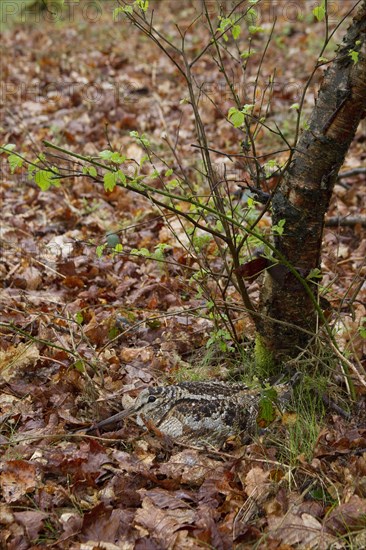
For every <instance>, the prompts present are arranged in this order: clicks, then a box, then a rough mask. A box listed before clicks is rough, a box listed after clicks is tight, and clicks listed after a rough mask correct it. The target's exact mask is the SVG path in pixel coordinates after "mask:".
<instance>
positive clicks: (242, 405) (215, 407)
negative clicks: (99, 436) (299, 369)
mask: <svg viewBox="0 0 366 550" xmlns="http://www.w3.org/2000/svg"><path fill="white" fill-rule="evenodd" d="M276 390H277V397H276V400H275V401H276V406H277V407H278V405H279V404H281V402H285V401H286V400H288V397H286V393H289V391H288V390H289V386H288V385H287V384H282V385H279V386H277V387H276ZM275 395H276V394H275ZM261 396H262V392H261V391H260V390H258V389H257V390H251V389H250V388H248V387H247V386H245V385H244V384H228V383H225V382H218V381H207V382H183V383H181V384H175V385H170V386H158V387H150V388H146V389H144V390H142V391H141V393H140V394H139V395H138V397H137V398H136V400H135V403H134V404H133V406H132V407H131V408H130V409H127V410H125V411H122V412H120V413H117V414H115V415H114V416H112V417H110V418H108V419H106V420H103V421H101V422H99V423H98V424H96V425H95V426H94V427H93V428H92V429H99V428H103V427H104V426H107V425H109V424H112V423H115V422H117V421H119V420H122V419H123V418H127V417H130V416H133V415H134V416H136V421H137V424H139V425H140V426H143V425H146V424H150V425H152V426H154V427H155V428H157V430H159V431H160V432H162V433H163V434H165V435H167V436H169V437H171V438H172V439H173V440H175V441H177V442H178V443H183V444H192V445H195V446H198V447H206V446H214V447H221V446H222V445H223V444H224V442H225V441H226V440H227V438H228V437H230V436H233V435H236V434H240V433H244V434H245V435H246V436H248V435H252V434H253V432H254V431H255V428H256V420H257V415H258V409H259V404H260V401H261Z"/></svg>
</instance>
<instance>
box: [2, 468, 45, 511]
mask: <svg viewBox="0 0 366 550" xmlns="http://www.w3.org/2000/svg"><path fill="white" fill-rule="evenodd" d="M36 485H37V472H36V467H35V465H34V464H31V463H30V462H26V461H25V460H8V461H7V462H5V465H4V467H3V471H2V472H1V474H0V486H1V488H2V490H3V496H4V500H5V502H16V501H17V500H19V499H20V498H21V497H22V496H24V495H25V494H27V493H31V492H32V491H34V489H35V488H36Z"/></svg>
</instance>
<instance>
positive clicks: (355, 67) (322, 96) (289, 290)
mask: <svg viewBox="0 0 366 550" xmlns="http://www.w3.org/2000/svg"><path fill="white" fill-rule="evenodd" d="M365 46H366V0H363V2H362V4H361V6H360V8H359V10H358V12H357V14H356V16H355V17H354V19H353V21H352V23H351V25H350V27H349V28H348V30H347V33H346V35H345V37H344V39H343V42H342V44H341V45H340V46H339V48H338V51H337V56H336V58H335V59H334V61H333V62H332V63H331V65H330V66H329V68H328V69H327V71H326V73H325V75H324V78H323V82H322V84H321V87H320V91H319V95H318V99H317V101H316V104H315V107H314V110H313V113H312V116H311V119H310V124H309V128H308V129H307V130H306V131H304V133H303V134H302V136H301V138H300V140H299V142H298V145H297V148H296V152H295V153H294V156H293V162H292V163H291V166H290V168H289V170H288V172H287V173H286V175H285V176H284V178H283V181H282V183H281V184H280V186H279V188H278V189H277V191H276V193H275V195H274V198H273V204H272V208H273V223H274V224H277V223H278V222H279V220H282V219H284V220H286V223H285V232H284V234H283V235H282V236H278V237H276V239H275V247H276V249H277V250H278V251H279V252H280V253H281V254H282V255H283V256H284V257H285V258H286V260H287V261H288V262H290V263H291V265H292V266H294V267H295V268H296V269H297V270H298V271H299V272H300V273H301V274H302V275H305V276H306V274H308V273H309V272H310V270H312V269H314V268H320V261H321V257H320V256H321V244H322V236H323V228H324V215H325V213H326V211H327V209H328V206H329V201H330V198H331V195H332V192H333V188H334V184H335V182H336V179H337V175H338V171H339V169H340V168H341V166H342V164H343V162H344V158H345V155H346V153H347V150H348V148H349V146H350V144H351V142H352V140H353V138H354V135H355V133H356V130H357V126H358V124H359V123H360V121H361V119H362V118H364V117H365V115H366V51H365V50H366V47H365ZM350 50H355V51H358V52H359V59H358V62H356V63H354V62H353V60H352V58H351V56H350ZM270 272H271V270H269V272H268V273H267V274H266V276H265V282H264V285H263V289H262V294H261V308H260V311H261V313H263V314H264V315H265V316H266V317H263V318H262V320H261V322H260V323H259V335H260V340H261V342H262V344H263V345H264V347H265V349H266V350H269V351H271V352H272V354H273V356H274V357H275V358H277V359H280V358H282V357H283V356H296V355H297V354H298V353H299V350H300V349H303V348H304V346H306V344H307V343H308V341H309V335H308V334H306V333H305V332H303V331H301V330H299V329H298V328H297V327H299V328H300V329H306V330H308V331H311V332H315V330H316V310H315V309H314V305H313V303H312V301H311V299H310V298H309V296H308V294H307V293H306V292H305V290H304V287H303V286H302V285H301V283H300V282H299V281H298V280H297V279H296V278H295V276H294V275H293V274H292V273H291V271H289V270H288V269H287V268H284V267H282V268H277V274H276V275H275V273H276V272H275V270H274V271H273V275H272V276H271V275H270ZM312 290H313V292H314V295H316V287H315V285H312ZM268 317H270V318H272V319H277V320H281V321H285V322H286V323H290V324H291V325H292V326H288V325H284V324H279V323H275V322H273V321H271V320H270V319H268Z"/></svg>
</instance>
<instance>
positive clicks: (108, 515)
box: [0, 2, 366, 550]
mask: <svg viewBox="0 0 366 550" xmlns="http://www.w3.org/2000/svg"><path fill="white" fill-rule="evenodd" d="M196 4H197V5H198V2H197V3H196ZM279 4H281V3H279ZM283 4H286V3H283ZM291 4H294V3H291ZM305 4H306V3H305ZM340 4H341V3H340ZM96 5H97V9H94V8H93V9H92V6H91V3H90V2H89V3H88V2H82V3H80V5H78V7H77V8H76V7H75V9H73V10H72V12H68V15H69V16H67V15H65V14H64V15H63V16H62V17H56V18H55V17H52V16H50V15H49V14H47V12H42V13H38V14H36V13H34V14H33V15H32V16H30V15H29V14H28V15H27V16H24V19H25V21H24V22H23V23H22V24H20V23H17V24H15V25H13V26H11V27H10V28H9V29H7V30H5V31H4V33H3V38H2V44H1V50H2V58H3V61H2V63H3V82H2V96H3V97H2V102H1V118H0V120H1V126H0V133H1V143H3V144H8V143H12V144H15V146H16V151H18V152H19V153H21V154H22V155H23V156H24V157H26V158H28V159H32V160H34V159H35V158H36V156H37V155H38V154H40V153H41V151H42V150H43V149H44V147H43V145H42V141H43V140H46V141H49V142H52V143H54V144H56V145H57V146H59V147H61V148H65V149H70V150H71V151H74V152H76V153H79V154H81V155H87V156H88V155H89V156H94V157H98V154H99V153H100V152H101V151H103V150H110V149H112V150H115V151H118V152H121V154H124V155H126V157H128V158H129V159H135V160H136V162H139V161H140V160H141V157H142V156H143V155H144V150H143V148H142V147H141V143H138V142H136V140H134V139H133V138H132V137H131V136H130V132H131V131H138V132H140V133H141V134H142V133H145V134H146V135H147V136H149V139H150V140H151V143H152V144H153V146H154V147H156V150H157V151H158V152H159V155H160V158H158V157H157V160H156V167H157V170H158V171H159V172H160V173H162V172H163V171H164V170H166V166H165V167H164V164H163V163H162V162H161V157H163V156H164V155H165V156H164V159H167V164H168V165H171V166H173V167H174V168H176V166H174V162H175V159H174V157H173V156H172V151H171V150H170V149H169V147H167V143H168V141H169V142H170V143H173V144H174V143H176V151H178V152H179V156H180V158H183V159H184V160H185V162H186V173H187V174H189V176H190V177H191V178H192V181H193V180H195V181H198V182H199V181H200V177H199V176H200V173H202V165H200V164H199V158H198V156H199V153H198V150H197V149H195V148H193V147H192V144H195V143H197V140H196V138H195V135H194V124H193V117H192V115H191V113H190V111H189V105H188V106H187V105H184V104H182V103H181V100H182V99H183V98H184V97H185V96H186V94H187V92H186V90H185V88H184V82H183V80H182V79H181V78H180V76H179V75H178V74H177V71H176V68H175V67H174V65H172V64H171V62H170V61H169V60H168V59H167V58H166V56H164V55H163V54H162V53H161V52H160V51H159V50H158V48H157V47H155V46H153V44H152V43H151V42H150V41H149V40H148V39H146V38H143V37H141V35H140V34H139V33H138V31H136V30H135V29H133V28H132V27H131V26H129V25H127V23H126V22H122V21H116V22H113V19H112V4H111V3H109V2H103V3H96ZM172 5H173V3H169V2H161V3H159V4H158V6H157V10H156V15H155V19H156V21H157V22H158V21H160V25H161V29H162V30H164V32H167V33H171V34H172V35H174V32H175V30H174V25H173V24H172V15H171V12H170V9H169V6H172ZM174 5H177V4H174ZM182 5H184V7H183V8H182V9H181V13H180V14H179V17H180V24H181V25H182V27H184V26H187V24H188V22H189V21H191V20H192V18H193V16H194V8H192V7H190V6H191V5H190V3H188V2H187V3H186V5H185V3H184V2H182ZM197 5H196V8H197ZM266 5H267V8H264V11H263V14H262V15H263V29H264V30H263V32H262V33H259V34H258V36H257V35H256V37H255V38H253V43H254V45H255V47H256V48H257V49H258V52H262V51H263V48H264V46H265V43H266V40H267V38H268V32H269V29H270V27H271V24H272V23H273V13H270V11H271V10H270V8H269V3H267V4H266ZM299 5H300V6H301V10H303V11H304V14H303V17H300V15H299V13H297V15H296V14H294V13H292V12H290V11H287V12H285V11H284V10H282V11H281V10H280V11H279V13H278V19H277V24H276V28H275V37H276V39H275V40H274V41H273V45H271V46H270V50H269V53H268V55H267V56H266V57H265V59H264V61H263V66H262V70H261V79H262V81H261V82H262V84H261V85H262V89H265V88H266V85H267V84H266V83H267V82H268V78H269V76H270V75H271V74H273V71H274V68H275V67H274V63H273V60H274V59H275V65H276V85H275V86H274V88H273V93H272V102H271V115H270V116H271V117H272V118H271V119H270V120H272V121H276V122H277V124H279V125H281V127H282V129H283V132H284V134H285V135H287V136H288V138H289V139H290V137H291V135H292V134H293V132H294V130H295V119H296V118H295V117H296V109H295V108H294V107H292V108H291V106H294V104H296V103H298V102H299V97H300V95H301V92H302V89H303V86H304V84H305V82H306V80H307V77H308V75H309V73H310V72H311V69H312V67H313V65H314V60H316V59H317V55H318V52H319V49H320V36H321V35H322V33H323V28H324V27H323V24H322V23H321V22H317V21H316V20H314V18H313V17H312V15H311V9H310V8H309V10H307V9H306V10H305V7H304V3H300V4H299ZM349 5H350V3H349V2H344V3H342V7H338V9H339V10H340V13H337V14H334V18H335V19H337V18H338V19H340V17H341V15H342V14H345V13H346V11H347V6H349ZM266 10H267V11H266ZM301 10H300V11H301ZM295 15H296V17H295ZM345 28H346V24H343V25H342V27H341V28H340V30H339V31H337V34H336V36H335V39H336V40H339V38H340V37H341V36H342V32H344V30H345ZM203 44H204V37H203V36H202V37H201V36H200V35H196V36H194V37H193V39H191V41H190V42H189V43H188V50H189V52H190V53H191V52H193V53H194V52H195V51H199V48H200V47H202V45H203ZM271 48H273V49H272V50H271ZM259 60H260V53H259V54H258V57H257V66H258V63H259ZM214 69H215V65H214V62H213V61H212V60H211V61H210V59H209V57H207V56H206V57H203V58H202V60H201V61H200V63H199V64H198V66H197V78H198V79H200V82H201V83H204V82H205V83H206V85H207V94H208V96H210V97H213V98H214V101H212V102H211V101H209V100H207V101H203V102H202V116H203V120H204V124H205V126H206V129H207V132H208V135H209V137H210V140H211V144H212V148H213V149H215V150H217V151H218V150H222V151H231V152H232V151H236V150H237V148H238V141H239V140H240V135H239V133H238V130H237V129H235V128H233V126H231V125H229V124H228V123H227V120H226V118H225V115H224V114H226V113H227V112H228V110H229V109H230V107H232V101H231V100H230V95H229V93H228V90H227V87H226V84H225V82H224V80H222V81H220V80H219V79H216V78H213V77H212V75H213V74H214ZM254 69H255V67H252V68H251V65H248V70H247V75H248V82H249V83H252V84H253V82H254V79H255V75H256V72H255V70H254ZM251 71H252V72H251ZM320 80H321V77H320V76H319V77H318V76H316V78H315V80H314V81H313V82H312V83H311V86H310V87H309V90H308V92H307V95H306V100H305V104H304V109H305V113H310V111H311V108H312V105H313V104H314V93H316V90H317V89H318V87H319V82H320ZM215 103H216V104H217V103H219V104H220V107H221V112H218V110H217V108H216V106H215ZM223 113H224V114H223ZM178 135H179V139H178ZM238 136H239V137H238ZM365 141H366V127H365V122H363V123H362V124H361V126H360V128H359V129H358V131H357V135H356V138H355V140H354V142H353V144H352V146H351V148H350V150H349V153H348V155H347V158H346V161H345V165H344V166H343V168H342V171H343V172H344V171H347V170H351V169H354V168H358V167H362V165H364V164H365V159H366V154H365ZM257 145H258V151H257V154H266V153H268V152H269V151H271V150H273V149H274V148H276V146H277V145H278V144H277V143H276V140H275V138H273V139H272V141H271V138H270V137H268V136H264V135H263V137H261V136H259V137H258V143H257ZM51 152H52V153H53V155H54V156H48V159H50V160H51V162H52V163H54V164H55V165H56V164H57V163H58V162H59V163H62V162H63V160H62V158H64V156H65V155H63V154H62V153H57V152H56V151H55V150H52V151H51ZM285 156H286V155H285V154H283V156H282V157H281V154H279V155H278V156H277V158H278V159H279V160H280V161H284V160H285ZM214 158H215V161H216V162H217V169H218V170H220V169H221V170H222V171H223V170H224V169H225V171H226V172H225V173H226V174H227V176H228V178H229V181H230V185H231V186H232V187H231V189H230V190H231V191H232V192H233V196H235V197H236V200H239V198H238V194H236V195H235V191H236V190H237V189H238V186H237V185H236V182H237V181H238V180H240V181H245V179H246V178H247V177H248V175H247V174H244V176H243V173H242V167H241V166H240V164H239V163H236V162H232V159H229V158H228V157H222V156H221V157H220V156H219V155H217V156H216V157H215V155H214ZM1 163H2V164H1V165H2V172H3V185H2V190H1V194H2V195H1V200H2V225H1V246H2V257H1V261H0V272H1V279H2V288H1V306H2V312H1V323H2V324H1V332H2V348H1V351H0V364H1V366H0V369H1V370H0V385H1V394H0V411H1V412H0V423H1V424H0V425H1V435H0V457H1V458H0V468H1V474H0V487H1V490H2V496H1V504H0V507H1V513H0V525H1V529H0V533H1V534H0V540H1V543H0V545H2V547H3V548H8V549H14V550H15V549H16V550H26V549H28V548H32V549H35V548H41V547H48V546H49V547H53V548H70V549H71V548H72V549H77V548H80V549H84V550H85V549H89V548H90V549H92V548H96V547H98V548H105V549H107V550H110V549H114V548H115V549H124V550H129V549H138V550H143V549H146V550H155V549H178V550H179V549H186V548H187V549H188V548H213V549H217V550H221V549H223V550H225V549H230V548H240V549H247V548H248V549H250V548H273V549H275V548H276V549H283V550H284V549H286V550H289V549H291V548H298V547H299V548H319V549H322V548H324V549H325V548H329V547H332V548H349V547H352V548H363V547H365V546H366V521H365V517H366V486H365V479H366V478H365V475H366V452H365V450H366V426H365V425H364V424H363V425H362V423H361V422H360V421H359V416H358V414H357V410H359V409H360V408H362V406H361V405H360V404H358V405H357V407H356V409H355V410H356V412H355V413H354V415H353V418H352V421H347V420H345V419H344V418H342V416H340V415H337V414H336V413H334V412H331V411H327V413H326V415H325V416H324V417H322V419H321V420H320V419H317V418H312V419H311V420H309V423H308V425H306V423H303V424H302V425H301V426H302V428H301V429H302V430H303V432H302V433H300V434H298V439H299V441H297V443H296V441H295V439H296V436H295V435H294V433H295V432H294V431H292V435H289V432H290V430H291V425H290V424H289V425H285V423H283V425H281V426H279V428H278V429H279V430H280V434H281V436H280V438H279V439H278V438H277V440H276V438H272V440H271V438H270V437H268V434H267V435H265V436H257V437H255V438H254V440H253V441H252V442H251V443H250V444H249V445H246V446H243V445H241V444H240V443H238V442H233V443H232V444H231V446H230V445H228V446H227V448H225V449H224V451H217V452H216V451H215V452H202V451H199V450H197V449H194V448H189V447H184V446H178V445H176V446H173V447H171V446H169V445H167V444H166V442H165V441H162V440H161V439H159V437H157V436H156V435H150V434H148V435H142V430H141V428H139V427H137V426H136V425H135V424H134V422H133V420H128V421H127V422H126V423H125V424H124V427H122V428H121V429H118V427H117V428H116V429H115V430H114V431H112V432H109V433H108V434H106V435H103V434H101V435H99V434H98V435H95V436H92V435H80V434H75V433H73V432H75V431H76V430H78V429H81V428H82V427H83V426H85V425H88V424H90V423H92V422H94V421H97V420H99V419H102V418H106V417H108V416H109V415H111V414H113V413H114V412H115V411H116V410H120V409H121V408H122V404H121V403H122V401H123V400H124V399H125V396H126V394H129V395H131V396H132V397H135V396H136V395H137V394H138V390H139V389H140V388H142V387H146V386H147V385H154V384H169V383H175V382H180V381H182V380H192V379H211V378H220V379H224V380H228V381H231V380H238V379H244V380H246V381H248V379H250V378H251V377H252V376H253V373H254V370H251V369H253V359H252V345H251V341H252V340H253V338H254V327H253V324H252V323H251V321H250V320H249V319H248V316H247V315H246V314H245V312H243V310H242V311H240V310H238V312H236V313H235V312H234V313H233V320H234V325H235V328H236V330H237V331H238V332H240V333H245V338H244V339H243V341H242V354H241V355H240V353H238V352H237V351H235V349H234V345H233V342H232V341H231V340H230V338H228V337H227V333H223V332H220V330H218V329H217V321H218V319H217V318H215V316H212V315H210V311H211V310H210V307H209V305H208V302H209V297H208V296H207V295H202V294H200V293H199V292H198V286H197V281H195V280H194V279H193V280H192V273H194V272H195V270H196V271H197V269H198V267H197V266H198V264H197V262H196V261H195V257H194V251H192V249H190V248H189V246H188V245H187V242H186V241H185V237H186V235H185V233H184V230H183V229H182V228H181V226H180V225H179V223H178V222H177V220H175V219H174V218H172V217H170V216H168V215H167V214H166V213H165V212H163V211H161V210H158V209H157V208H156V207H155V206H153V205H152V204H151V203H150V202H149V201H148V200H147V199H145V198H143V197H141V196H138V195H136V194H134V193H132V192H131V191H128V190H126V189H124V188H122V187H116V188H115V189H114V190H113V191H112V192H107V191H105V190H104V188H103V185H101V184H97V183H95V182H94V181H93V180H92V179H91V178H81V177H74V178H70V179H68V180H65V181H64V182H63V183H62V184H61V186H59V187H54V186H52V187H51V188H50V189H48V190H47V191H43V190H41V189H40V187H39V186H38V185H36V183H34V182H32V181H31V180H30V179H29V178H28V177H27V174H26V173H25V171H24V168H21V167H16V166H15V167H13V173H12V172H11V166H10V165H9V163H8V161H7V155H6V154H2V155H1ZM220 163H221V164H220ZM75 167H76V168H77V167H78V164H77V161H75ZM364 196H365V174H359V175H356V176H352V175H351V176H349V177H343V178H342V179H340V180H339V181H338V183H337V185H336V186H335V190H334V195H333V197H332V200H331V205H330V208H329V212H328V214H327V221H328V222H329V223H328V226H327V227H326V230H325V234H324V248H323V263H322V268H323V280H322V284H323V286H324V287H327V288H328V290H329V292H328V293H327V299H328V301H329V303H330V306H331V309H330V312H329V319H330V322H331V324H332V326H333V327H334V330H335V332H336V334H337V339H338V344H339V346H340V348H341V349H342V350H343V351H344V352H345V353H346V354H347V357H348V360H349V361H350V362H351V363H352V365H354V371H353V372H355V371H356V370H357V369H358V372H359V377H358V378H357V377H354V378H355V386H356V391H357V397H358V399H359V401H360V403H361V402H362V399H363V397H364V394H365V387H363V386H362V382H364V380H365V375H364V374H365V370H364V369H365V368H366V359H365V358H366V355H365V350H364V344H365V341H366V340H365V338H363V337H362V336H365V335H364V334H362V330H359V329H360V327H361V324H362V319H363V318H365V308H364V306H365V286H364V285H363V287H362V278H364V277H365V271H364V270H365V255H366V239H365V234H364V232H365V226H364V225H363V224H364V221H365V216H366V205H365V201H364ZM255 208H256V209H258V211H259V209H260V208H261V205H259V204H258V205H255ZM350 217H353V218H355V217H356V221H353V222H352V223H350V224H348V225H347V224H346V225H342V222H343V221H344V220H346V219H349V218H350ZM329 220H332V221H329ZM269 223H270V221H269V217H267V216H264V217H263V219H262V221H261V224H262V225H261V227H262V229H263V230H264V231H265V230H266V228H268V226H269ZM332 223H333V225H331V224H332ZM116 244H118V245H121V246H120V247H118V246H117V247H116ZM162 245H163V246H162ZM146 249H147V251H148V252H147V253H146ZM164 250H165V252H164ZM141 251H143V252H141ZM144 251H145V252H144ZM216 252H217V250H216V249H215V247H214V246H212V245H207V243H206V244H204V245H202V251H201V253H202V254H205V256H206V259H208V262H209V263H210V265H211V267H217V269H219V268H220V265H219V264H218V260H217V254H216ZM158 253H163V254H164V256H159V257H160V259H161V258H163V259H164V261H157V259H159V258H158ZM147 254H150V255H151V256H154V254H155V259H154V258H153V257H152V258H146V257H144V255H145V256H146V255H147ZM259 285H260V279H259V280H257V281H255V282H253V283H252V284H250V285H249V294H250V297H251V298H252V300H253V301H254V302H255V301H256V300H257V298H258V288H259ZM211 291H212V292H213V293H214V292H215V289H214V288H211ZM362 292H363V294H362ZM228 297H229V299H230V300H231V303H240V296H239V295H238V294H237V292H236V290H235V289H234V288H232V289H231V290H230V289H229V291H228ZM214 299H215V297H214ZM212 335H214V337H213V336H212ZM220 338H221V339H220ZM319 340H320V344H319V345H320V347H321V345H322V344H321V337H320V338H319ZM326 347H327V343H326V341H325V343H324V344H323V348H322V349H323V352H324V350H325V348H326ZM244 355H247V356H248V361H247V363H246V362H245V361H243V356H244ZM306 360H307V361H308V362H309V365H310V364H311V363H312V361H311V357H310V356H309V355H306ZM322 360H323V361H324V356H323V359H319V362H321V361H322ZM317 361H318V358H313V364H314V362H315V363H316V362H317ZM246 369H247V370H246ZM334 371H335V376H334V377H333V381H334V380H335V381H336V380H338V381H341V382H342V380H343V378H342V371H341V368H340V362H339V361H338V364H337V362H335V363H334ZM123 402H124V401H123ZM311 430H313V432H315V433H310V431H311ZM279 441H280V444H279ZM304 443H305V444H304ZM306 443H307V445H306Z"/></svg>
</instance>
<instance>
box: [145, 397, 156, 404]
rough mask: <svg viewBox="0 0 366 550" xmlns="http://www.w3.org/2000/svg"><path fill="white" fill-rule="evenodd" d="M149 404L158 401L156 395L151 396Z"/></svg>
mask: <svg viewBox="0 0 366 550" xmlns="http://www.w3.org/2000/svg"><path fill="white" fill-rule="evenodd" d="M147 401H148V403H154V401H156V397H155V395H149V398H148V400H147Z"/></svg>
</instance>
